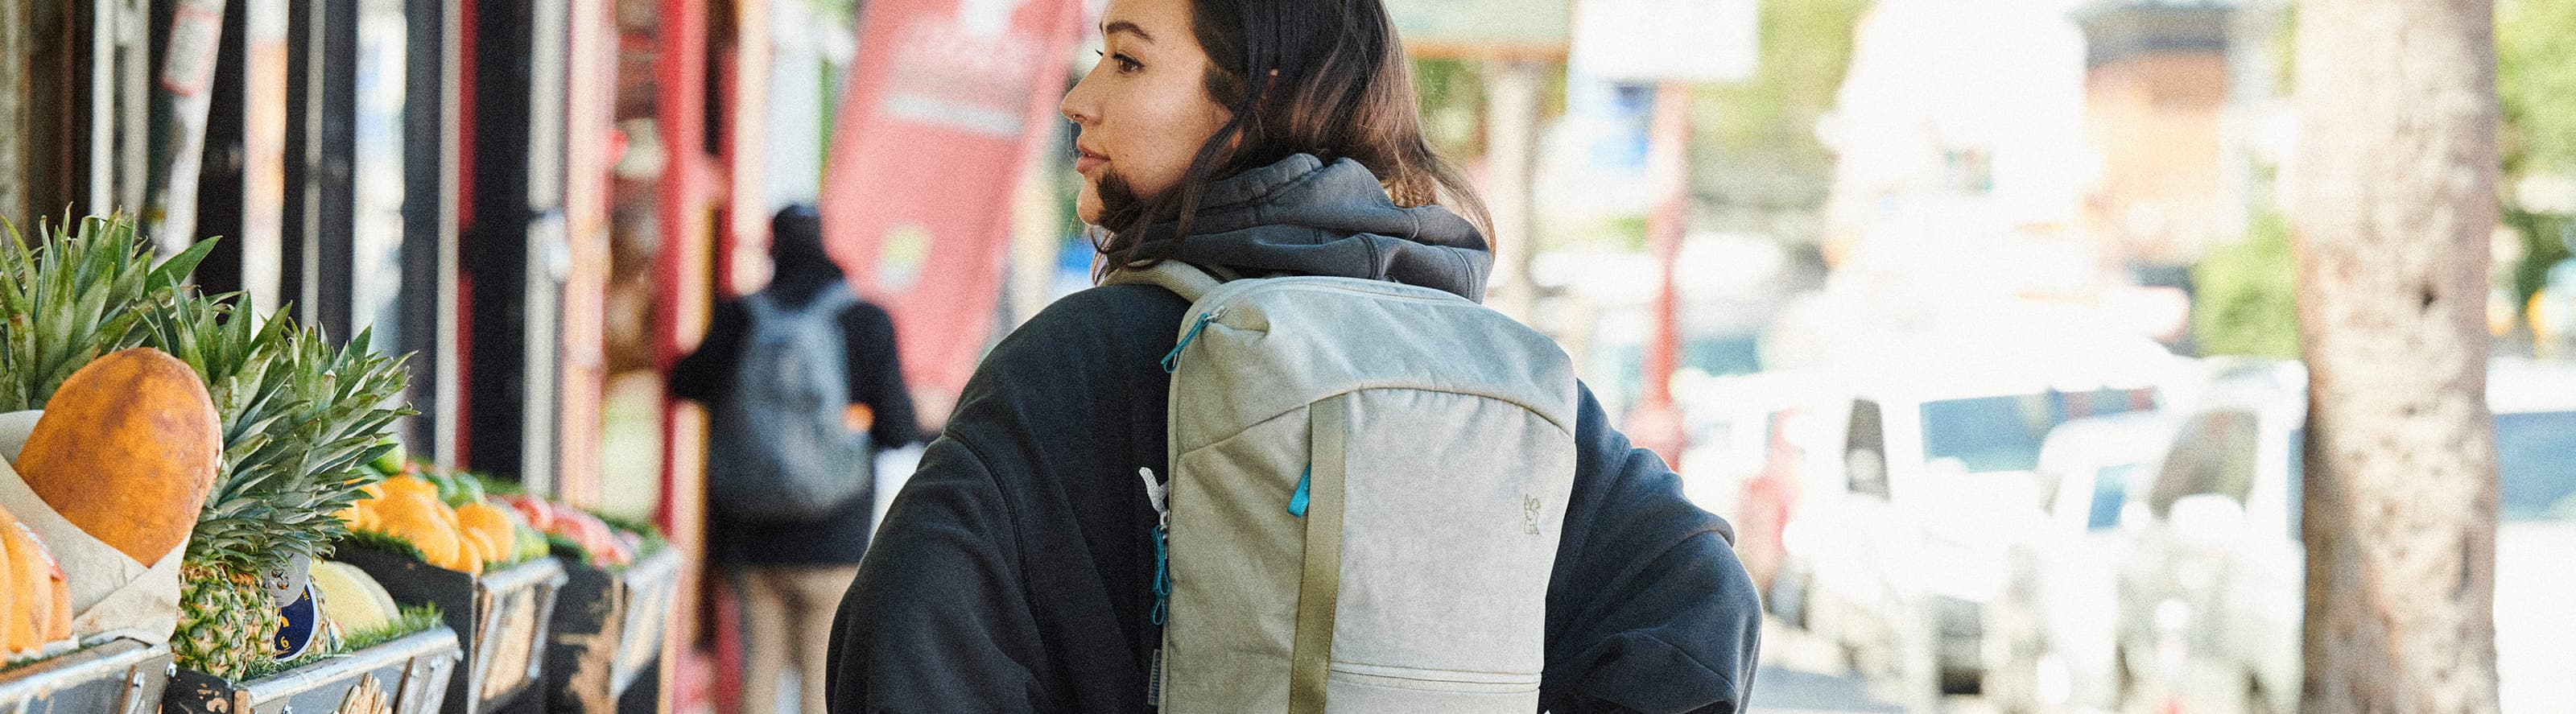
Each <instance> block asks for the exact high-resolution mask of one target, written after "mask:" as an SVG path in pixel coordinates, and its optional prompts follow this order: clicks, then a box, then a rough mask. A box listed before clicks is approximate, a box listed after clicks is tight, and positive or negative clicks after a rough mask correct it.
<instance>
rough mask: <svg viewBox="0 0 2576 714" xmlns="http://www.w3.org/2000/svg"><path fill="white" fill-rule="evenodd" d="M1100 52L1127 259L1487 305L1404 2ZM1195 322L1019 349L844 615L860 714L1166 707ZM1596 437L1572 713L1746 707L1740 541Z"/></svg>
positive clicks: (1480, 248)
mask: <svg viewBox="0 0 2576 714" xmlns="http://www.w3.org/2000/svg"><path fill="white" fill-rule="evenodd" d="M1101 29H1102V33H1103V35H1104V41H1105V44H1106V46H1105V47H1103V48H1102V49H1101V53H1100V54H1101V60H1100V64H1099V65H1098V66H1097V68H1095V69H1094V70H1093V71H1092V72H1091V73H1090V74H1089V75H1087V76H1086V77H1085V78H1084V79H1083V80H1082V81H1081V83H1080V84H1078V85H1076V86H1075V87H1074V89H1073V91H1072V92H1070V93H1068V94H1066V95H1065V98H1064V103H1063V106H1062V110H1063V113H1064V115H1065V116H1066V118H1068V119H1071V120H1072V121H1073V122H1075V123H1076V124H1077V125H1079V127H1080V129H1081V134H1080V139H1079V140H1078V141H1077V142H1076V147H1077V151H1078V152H1079V153H1080V157H1081V158H1080V159H1079V161H1078V163H1077V165H1076V169H1077V170H1078V171H1079V172H1081V174H1082V176H1083V179H1084V182H1083V186H1082V191H1081V194H1080V197H1079V198H1078V200H1077V202H1076V206H1077V209H1078V211H1079V212H1080V214H1081V216H1082V218H1083V220H1084V221H1085V222H1088V223H1091V224H1093V225H1097V226H1101V227H1103V228H1105V229H1107V230H1108V233H1107V234H1106V235H1105V237H1104V238H1103V239H1101V240H1100V241H1099V242H1098V247H1099V249H1100V252H1101V257H1102V261H1103V264H1104V265H1108V266H1129V267H1141V266H1143V265H1147V264H1150V263H1153V262H1155V261H1158V260H1164V259H1172V260H1181V261H1185V262H1188V263H1191V264H1195V265H1199V266H1203V267H1209V268H1216V269H1219V270H1221V271H1230V272H1233V273H1235V274H1241V275H1273V274H1306V275H1334V276H1345V277H1360V278H1373V279H1379V280H1393V281H1397V282H1402V283H1406V284H1410V285H1418V286H1427V287H1432V288H1437V289H1441V290H1446V291H1449V292H1452V293H1456V294H1458V295H1461V296H1465V297H1468V298H1470V299H1476V298H1481V297H1482V296H1483V293H1484V285H1485V274H1486V271H1487V268H1488V267H1489V266H1490V265H1491V254H1490V252H1488V249H1487V247H1486V244H1485V240H1484V238H1483V236H1482V234H1481V233H1480V231H1479V230H1478V229H1477V222H1475V221H1470V220H1468V219H1465V218H1461V217H1459V216H1458V215H1457V214H1455V213H1452V212H1450V211H1448V210H1446V209H1443V208H1440V207H1437V206H1432V205H1430V204H1431V203H1432V201H1433V199H1434V198H1435V194H1436V193H1438V192H1439V191H1441V190H1443V189H1445V190H1446V191H1447V192H1448V193H1449V194H1450V196H1451V197H1452V198H1453V199H1454V200H1455V201H1457V202H1458V203H1461V204H1463V205H1465V206H1467V207H1468V209H1467V210H1468V211H1469V213H1471V214H1477V213H1480V211H1478V210H1477V209H1476V208H1475V206H1476V205H1477V204H1476V202H1475V201H1474V198H1473V195H1472V194H1471V193H1470V192H1468V191H1467V190H1466V186H1465V184H1464V182H1462V181H1460V180H1458V179H1457V177H1456V175H1455V173H1454V172H1452V171H1450V170H1449V169H1448V168H1447V167H1446V166H1445V165H1443V164H1441V163H1440V162H1439V160H1438V159H1437V158H1436V157H1434V156H1433V155H1432V154H1431V152H1430V150H1429V149H1428V147H1427V144H1426V143H1425V142H1424V141H1423V139H1422V136H1421V131H1420V121H1419V118H1418V116H1417V114H1416V109H1415V107H1414V96H1413V93H1412V88H1411V82H1410V80H1409V79H1408V78H1407V76H1406V65H1405V60H1404V57H1403V54H1402V47H1401V45H1400V44H1399V43H1398V40H1397V38H1396V36H1395V33H1394V30H1393V28H1392V26H1391V24H1390V23H1389V22H1388V20H1387V16H1386V12H1385V10H1384V8H1382V7H1381V6H1380V5H1379V2H1378V0H1111V2H1110V3H1109V5H1108V9H1107V11H1106V13H1105V14H1104V16H1103V23H1102V26H1101ZM1176 236H1177V237H1178V238H1175V237H1176ZM1187 307H1188V304H1187V303H1186V301H1184V300H1182V299H1181V298H1180V297H1179V296H1177V295H1175V294H1173V293H1171V292H1168V291H1165V290H1163V289H1161V288H1157V287H1151V286H1144V285H1110V286H1104V287H1099V288H1094V289H1091V290H1087V291H1084V292H1081V293H1077V294H1075V295H1072V296H1069V297H1067V298H1065V299H1064V300H1061V301H1059V302H1057V303H1056V304H1055V305H1054V306H1052V307H1050V308H1048V309H1047V310H1046V311H1045V312H1043V313H1041V314H1039V315H1038V316H1037V317H1035V318H1033V319H1031V320H1030V321H1029V322H1028V323H1027V324H1026V325H1023V326H1022V327H1021V328H1020V329H1019V330H1018V331H1016V332H1014V333H1013V334H1012V335H1011V336H1010V337H1008V338H1006V339H1004V340H1003V341H1002V343H1001V344H1000V345H999V346H997V347H995V348H994V350H993V352H992V353H991V354H990V355H989V356H988V357H987V358H986V359H985V361H984V363H983V365H982V367H981V368H980V369H979V370H978V372H977V374H976V376H975V378H974V379H973V380H972V381H971V382H970V383H969V384H968V386H967V388H966V391H965V393H964V394H963V395H962V396H961V398H960V402H959V404H958V408H957V412H956V414H955V415H954V416H953V417H952V419H951V420H950V421H949V423H948V427H947V430H946V432H945V433H944V435H943V436H942V437H941V438H940V439H939V440H938V441H937V442H934V443H933V444H932V445H931V446H930V448H929V450H928V453H927V454H926V455H925V456H924V457H923V460H922V463H921V469H920V471H919V472H917V473H916V474H915V475H914V476H913V477H912V479H911V481H910V482H909V483H908V484H907V485H906V486H905V488H904V491H903V493H902V495H901V496H899V497H898V498H897V499H896V502H895V504H894V507H893V510H892V511H891V512H890V513H889V514H888V516H887V518H886V523H885V525H884V527H883V528H882V529H880V530H879V532H878V539H877V541H876V542H875V544H874V547H873V549H872V550H871V551H870V552H869V554H868V556H867V559H866V561H865V562H864V563H863V564H862V566H861V569H860V574H859V578H858V580H857V582H856V583H855V584H854V585H853V586H852V588H851V591H850V593H849V596H848V598H847V599H846V600H844V602H843V603H842V610H841V616H840V619H839V620H838V622H837V623H836V625H835V633H834V639H833V653H832V659H833V662H832V664H831V667H830V669H831V677H832V681H831V682H830V687H831V695H830V696H831V699H832V704H833V708H834V711H838V712H846V713H851V714H857V713H862V712H865V713H870V714H873V713H875V712H952V711H953V712H964V711H976V712H995V711H1012V712H1026V711H1047V712H1077V711H1078V712H1139V711H1147V710H1148V706H1147V704H1146V689H1147V676H1148V675H1147V673H1148V671H1149V667H1150V666H1151V658H1152V656H1153V655H1152V652H1153V650H1154V648H1155V645H1156V643H1157V641H1158V639H1159V637H1160V633H1159V628H1158V627H1157V626H1156V625H1154V624H1153V622H1152V619H1151V617H1150V615H1149V612H1150V610H1151V609H1152V608H1153V606H1154V595H1153V593H1152V591H1151V587H1150V583H1151V581H1152V579H1153V576H1154V553H1153V543H1152V540H1151V538H1152V535H1151V534H1152V531H1153V526H1154V523H1155V519H1156V516H1155V511H1154V510H1153V506H1151V505H1150V504H1148V502H1147V499H1146V496H1145V494H1144V493H1143V492H1142V490H1141V489H1139V488H1138V487H1137V485H1136V481H1135V479H1136V474H1137V471H1138V469H1139V468H1151V469H1154V470H1155V471H1157V472H1164V469H1165V464H1164V461H1165V411H1164V410H1165V398H1166V396H1167V393H1168V387H1169V382H1168V379H1169V377H1168V375H1166V374H1165V373H1164V372H1163V370H1162V368H1161V367H1160V366H1159V364H1158V362H1159V360H1160V358H1161V357H1162V355H1164V354H1165V353H1166V352H1169V351H1171V350H1172V348H1173V346H1174V344H1175V342H1176V341H1177V340H1176V334H1175V333H1176V332H1177V330H1176V327H1177V326H1178V325H1179V322H1180V319H1181V315H1182V312H1183V311H1184V310H1185V309H1186V308H1187ZM1462 358H1463V357H1462ZM1577 421H1578V425H1577V429H1576V434H1575V440H1576V447H1577V449H1578V452H1579V455H1578V458H1577V472H1576V475H1575V486H1574V493H1573V495H1572V500H1571V502H1570V504H1569V509H1568V512H1567V515H1566V518H1565V527H1564V530H1563V537H1562V540H1561V542H1560V544H1559V547H1558V552H1557V556H1556V565H1555V570H1554V573H1553V574H1552V577H1551V579H1550V588H1549V591H1548V608H1547V623H1546V632H1547V645H1546V666H1545V671H1544V673H1543V676H1542V683H1541V694H1540V701H1541V704H1542V706H1543V708H1545V709H1547V710H1550V711H1554V712H1559V713H1563V714H1571V713H1574V712H1625V711H1640V712H1727V711H1736V710H1738V709H1740V708H1741V707H1742V706H1743V702H1744V697H1745V695H1746V693H1747V692H1748V691H1749V690H1750V688H1751V685H1752V676H1753V667H1754V657H1755V649H1756V637H1757V634H1758V632H1759V629H1758V628H1759V626H1760V620H1761V616H1760V611H1759V609H1758V604H1757V602H1756V601H1755V599H1754V596H1753V590H1752V585H1751V583H1750V581H1749V580H1748V579H1747V578H1746V576H1745V574H1744V570H1743V567H1742V566H1741V565H1739V564H1738V563H1737V562H1736V560H1735V557H1734V555H1733V553H1732V552H1731V551H1730V550H1729V540H1730V539H1731V538H1732V533H1731V531H1730V530H1729V529H1728V527H1727V525H1726V524H1725V522H1724V521H1722V520H1719V519H1718V518H1716V517H1715V516H1711V515H1709V514H1707V513H1705V512H1702V511H1700V510H1698V509H1696V508H1694V507H1692V506H1691V505H1690V504H1689V503H1688V502H1687V501H1685V500H1684V499H1683V498H1682V496H1681V492H1680V488H1679V483H1678V480H1677V479H1676V478H1675V477H1674V476H1673V475H1672V473H1671V472H1670V471H1669V470H1667V469H1665V468H1664V466H1663V464H1662V462H1661V461H1660V460H1658V459H1657V458H1656V457H1655V456H1654V455H1653V454H1652V453H1650V452H1647V451H1643V450H1639V449H1633V448H1631V447H1630V446H1629V444H1628V443H1627V440H1626V439H1625V438H1624V437H1622V436H1620V435H1619V434H1618V433H1616V432H1615V431H1612V430H1611V429H1610V428H1609V426H1608V420H1607V418H1606V417H1605V416H1604V415H1603V414H1602V411H1601V408H1600V406H1599V404H1598V403H1597V402H1595V401H1593V400H1592V398H1591V397H1590V395H1589V394H1588V393H1587V394H1585V395H1584V396H1583V398H1582V407H1581V411H1580V414H1579V417H1578V419H1577Z"/></svg>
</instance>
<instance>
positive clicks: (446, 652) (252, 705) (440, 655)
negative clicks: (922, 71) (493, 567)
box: [160, 627, 459, 714]
mask: <svg viewBox="0 0 2576 714" xmlns="http://www.w3.org/2000/svg"><path fill="white" fill-rule="evenodd" d="M458 659H459V656H458V653H457V649H456V633H454V632H451V631H449V630H448V629H447V628H445V627H438V628H433V629H430V630H428V631H425V632H419V633H415V634H412V635H408V636H405V637H402V638H401V639H397V640H394V641H392V642H387V643H384V644H380V645H376V646H374V647H368V648H366V649H362V650H358V651H356V652H352V653H349V654H346V655H341V656H336V657H331V658H327V659H323V660H321V661H318V662H315V663H313V664H310V665H306V666H302V667H297V668H294V669H289V670H286V671H284V672H279V673H276V674H272V675H268V676H265V677H260V678H258V679H253V680H250V681H247V682H239V683H235V682H229V681H226V680H224V679H223V678H220V677H215V676H212V675H208V674H204V673H200V672H195V671H191V670H179V671H178V674H177V675H176V676H174V677H172V678H171V679H170V685H169V689H168V691H167V692H166V693H165V694H164V695H163V696H162V697H161V699H160V702H161V713H162V714H292V713H293V712H371V713H372V712H381V713H386V714H431V713H432V712H437V711H439V708H440V706H441V704H442V703H443V702H445V701H446V700H447V698H448V690H449V689H450V686H449V683H450V682H452V681H455V679H456V669H457V667H456V664H457V661H458Z"/></svg>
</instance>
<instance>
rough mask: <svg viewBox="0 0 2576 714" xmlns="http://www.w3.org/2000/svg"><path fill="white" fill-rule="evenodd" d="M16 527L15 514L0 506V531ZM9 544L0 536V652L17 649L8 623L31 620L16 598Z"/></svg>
mask: <svg viewBox="0 0 2576 714" xmlns="http://www.w3.org/2000/svg"><path fill="white" fill-rule="evenodd" d="M17 529H18V518H17V516H14V515H11V514H10V513H9V510H8V509H5V508H0V531H14V530H17ZM10 545H11V543H10V542H9V539H7V538H5V537H0V652H16V651H18V649H19V638H17V637H15V636H13V634H12V632H13V630H12V629H11V628H10V627H9V625H8V623H11V622H19V621H22V620H24V621H28V622H33V620H32V619H29V618H27V617H26V616H25V613H24V611H22V610H21V609H20V608H22V607H23V605H22V604H21V603H20V602H19V599H18V588H17V582H18V578H17V577H16V575H17V570H16V569H14V568H9V567H7V565H8V563H9V550H10ZM30 604H32V603H30ZM31 634H32V633H31ZM28 639H31V640H32V639H34V638H32V637H30V638H28Z"/></svg>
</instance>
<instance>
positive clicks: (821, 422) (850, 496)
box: [707, 284, 875, 523]
mask: <svg viewBox="0 0 2576 714" xmlns="http://www.w3.org/2000/svg"><path fill="white" fill-rule="evenodd" d="M857 302H858V296H857V295H853V294H851V293H850V291H849V290H848V289H846V288H842V287H841V286H839V285H837V284H836V285H831V286H828V287H826V288H824V290H823V291H822V293H821V294H819V295H816V296H815V297H814V298H813V300H812V301H810V302H808V303H806V304H805V305H803V306H800V307H796V308H793V309H790V308H785V307H781V306H780V305H779V304H778V302H777V301H776V300H774V299H772V298H771V297H770V296H769V294H768V293H767V292H765V291H764V292H758V293H753V294H751V295H749V296H746V297H744V298H743V300H742V304H743V307H744V308H745V309H746V310H747V311H749V313H750V316H751V329H750V334H749V335H748V336H747V337H746V338H745V339H744V340H743V345H742V354H741V358H740V359H739V360H737V361H736V362H735V368H734V373H733V383H732V384H730V385H727V386H728V387H730V389H728V390H727V391H726V393H725V396H724V397H723V398H721V399H718V400H717V403H716V405H715V418H714V424H713V426H714V429H713V432H714V433H713V434H711V436H712V438H711V439H710V440H709V443H708V445H707V446H708V448H707V495H708V500H709V501H710V502H712V505H714V507H715V508H716V510H717V511H719V512H721V513H722V514H723V515H724V516H725V517H727V518H729V519H733V520H737V521H744V522H752V523H764V522H765V523H793V522H800V521H812V520H816V519H820V518H822V517H824V516H828V515H831V514H833V513H837V512H839V511H840V510H841V508H842V507H844V506H847V505H849V504H850V502H851V501H852V500H854V499H856V498H858V497H859V496H861V495H863V494H865V493H867V492H868V489H869V488H870V487H871V486H872V485H874V483H875V473H874V471H873V466H874V463H875V458H874V453H873V451H872V450H871V449H869V448H868V436H867V434H866V433H864V432H852V431H850V430H849V427H847V426H845V425H844V424H843V423H842V419H841V416H842V413H843V411H844V410H846V409H848V408H849V405H850V385H849V366H848V363H847V362H846V361H845V360H846V357H847V356H846V355H844V354H843V352H844V350H843V348H842V345H843V344H844V340H846V339H847V338H846V337H845V336H844V335H843V334H842V330H841V313H842V312H843V311H845V310H847V309H849V307H850V305H852V304H854V303H857Z"/></svg>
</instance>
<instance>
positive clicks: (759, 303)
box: [742, 290, 779, 325]
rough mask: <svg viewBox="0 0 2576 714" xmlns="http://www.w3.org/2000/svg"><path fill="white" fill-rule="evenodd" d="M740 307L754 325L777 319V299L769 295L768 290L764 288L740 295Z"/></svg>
mask: <svg viewBox="0 0 2576 714" xmlns="http://www.w3.org/2000/svg"><path fill="white" fill-rule="evenodd" d="M742 309H743V313H744V314H745V315H747V316H749V317H750V318H751V322H752V324H754V325H758V324H761V323H764V322H775V321H777V319H778V313H779V307H778V300H777V299H775V298H772V297H770V296H769V292H768V291H765V290H756V291H753V292H751V293H750V294H747V295H744V296H742Z"/></svg>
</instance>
